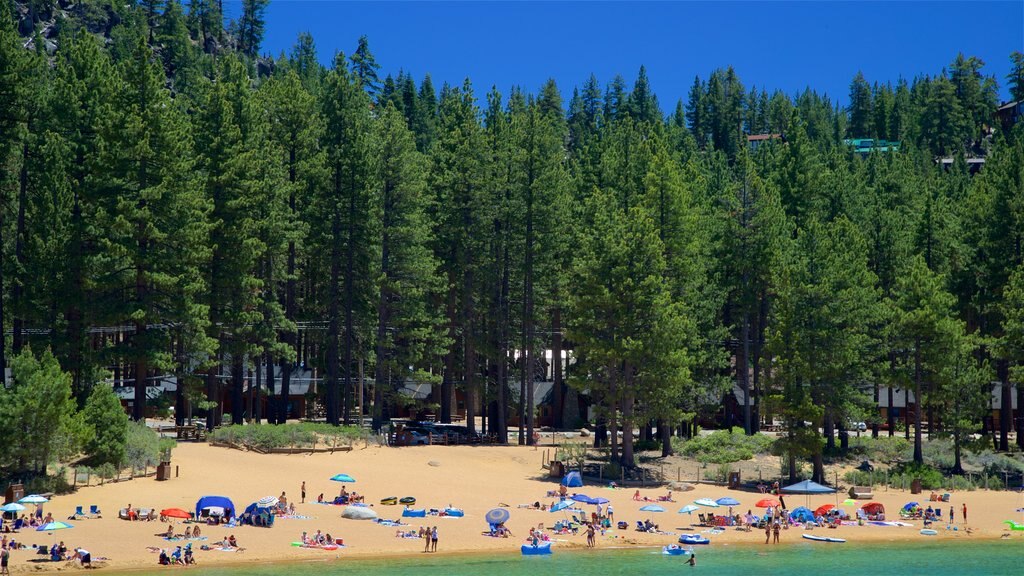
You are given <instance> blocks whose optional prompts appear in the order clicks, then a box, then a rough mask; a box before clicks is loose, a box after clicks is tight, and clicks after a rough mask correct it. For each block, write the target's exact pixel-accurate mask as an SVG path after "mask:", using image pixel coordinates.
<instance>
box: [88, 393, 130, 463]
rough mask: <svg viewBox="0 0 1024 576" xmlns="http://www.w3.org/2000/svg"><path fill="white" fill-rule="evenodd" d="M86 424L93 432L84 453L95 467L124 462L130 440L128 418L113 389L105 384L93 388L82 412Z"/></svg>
mask: <svg viewBox="0 0 1024 576" xmlns="http://www.w3.org/2000/svg"><path fill="white" fill-rule="evenodd" d="M82 414H83V416H84V419H85V423H86V424H87V425H88V427H89V428H90V429H91V431H92V432H93V433H92V434H91V436H90V438H89V440H88V441H87V442H86V444H85V452H86V454H88V455H89V461H90V462H92V463H93V464H103V463H105V462H109V463H111V464H114V465H118V464H121V463H122V462H124V460H125V451H126V443H127V437H128V415H127V414H125V411H124V408H122V407H121V401H120V400H118V399H117V395H116V394H114V389H113V388H111V387H110V386H109V385H107V384H105V383H98V384H96V385H95V386H93V388H92V392H91V393H90V394H89V398H88V399H86V401H85V407H84V408H83V409H82Z"/></svg>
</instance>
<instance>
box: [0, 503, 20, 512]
mask: <svg viewBox="0 0 1024 576" xmlns="http://www.w3.org/2000/svg"><path fill="white" fill-rule="evenodd" d="M24 509H25V507H24V506H22V505H21V504H18V503H17V502H11V503H10V504H4V505H3V506H0V512H21V511H22V510H24Z"/></svg>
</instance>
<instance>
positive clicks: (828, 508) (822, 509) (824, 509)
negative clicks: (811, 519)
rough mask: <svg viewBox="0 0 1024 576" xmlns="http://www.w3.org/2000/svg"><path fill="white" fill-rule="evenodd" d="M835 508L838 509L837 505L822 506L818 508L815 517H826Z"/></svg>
mask: <svg viewBox="0 0 1024 576" xmlns="http://www.w3.org/2000/svg"><path fill="white" fill-rule="evenodd" d="M835 507H836V506H835V504H823V505H821V506H818V508H817V509H816V510H815V511H814V515H815V516H824V515H825V514H828V513H829V512H831V511H832V509H833V508H835Z"/></svg>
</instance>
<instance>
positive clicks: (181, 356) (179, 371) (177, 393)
mask: <svg viewBox="0 0 1024 576" xmlns="http://www.w3.org/2000/svg"><path fill="white" fill-rule="evenodd" d="M175 348H176V351H175V354H174V360H175V363H174V364H175V372H176V373H175V375H174V376H175V380H177V386H175V388H174V425H175V426H184V425H185V412H186V411H187V410H186V409H185V339H184V337H183V334H182V333H181V332H180V331H179V332H178V338H177V342H175Z"/></svg>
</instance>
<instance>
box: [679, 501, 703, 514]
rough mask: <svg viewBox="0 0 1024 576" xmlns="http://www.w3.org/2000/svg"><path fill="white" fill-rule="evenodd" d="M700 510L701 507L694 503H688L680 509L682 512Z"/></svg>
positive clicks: (687, 512) (691, 512)
mask: <svg viewBox="0 0 1024 576" xmlns="http://www.w3.org/2000/svg"><path fill="white" fill-rule="evenodd" d="M697 510H700V507H698V506H694V505H693V504H687V505H686V506H683V507H682V508H680V509H679V513H680V514H691V515H692V514H693V513H694V512H695V511H697Z"/></svg>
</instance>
